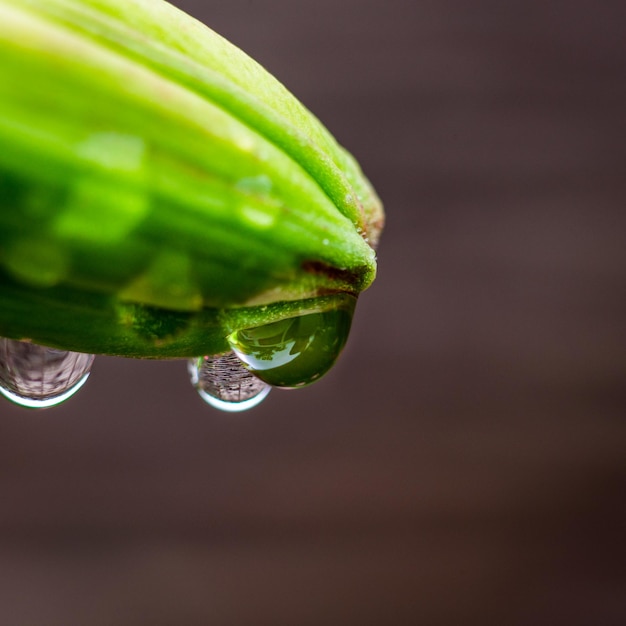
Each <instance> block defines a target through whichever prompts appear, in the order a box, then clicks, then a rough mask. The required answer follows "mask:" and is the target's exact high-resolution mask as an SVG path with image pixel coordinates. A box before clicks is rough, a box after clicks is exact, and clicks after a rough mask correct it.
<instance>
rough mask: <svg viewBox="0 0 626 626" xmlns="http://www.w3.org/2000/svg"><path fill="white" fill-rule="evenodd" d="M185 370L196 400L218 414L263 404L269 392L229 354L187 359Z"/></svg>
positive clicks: (263, 384) (261, 382) (262, 383)
mask: <svg viewBox="0 0 626 626" xmlns="http://www.w3.org/2000/svg"><path fill="white" fill-rule="evenodd" d="M188 369H189V375H190V377H191V384H192V385H193V386H194V387H195V388H196V391H197V392H198V394H199V395H200V397H201V398H202V399H203V400H204V401H205V402H206V403H207V404H209V405H211V406H212V407H214V408H216V409H220V411H227V412H231V413H233V412H238V411H247V410H248V409H251V408H253V407H255V406H257V405H259V404H260V403H261V402H263V400H264V399H265V398H266V396H267V394H268V393H269V392H270V389H271V387H270V385H268V384H266V383H264V382H263V381H262V380H260V379H259V378H257V377H256V376H255V375H254V374H252V373H251V372H249V371H248V370H247V369H246V368H245V367H243V365H242V364H241V361H240V360H239V359H238V358H237V356H236V355H235V354H233V353H232V352H227V353H225V354H219V355H215V356H202V357H197V358H195V359H190V360H189V362H188Z"/></svg>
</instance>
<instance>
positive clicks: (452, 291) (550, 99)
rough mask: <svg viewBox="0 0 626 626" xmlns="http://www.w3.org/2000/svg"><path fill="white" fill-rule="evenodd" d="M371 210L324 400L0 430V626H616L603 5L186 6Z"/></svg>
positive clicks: (133, 397)
mask: <svg viewBox="0 0 626 626" xmlns="http://www.w3.org/2000/svg"><path fill="white" fill-rule="evenodd" d="M180 6H182V7H183V8H185V9H187V10H188V11H190V12H191V13H193V14H194V15H196V16H198V17H199V18H201V19H202V20H203V21H205V22H206V23H209V24H210V25H212V26H213V27H214V28H215V29H216V30H218V31H219V32H221V33H222V34H224V35H225V36H227V37H228V38H230V39H231V40H233V41H234V42H235V43H237V44H238V45H240V46H241V47H243V48H244V49H246V50H247V51H248V52H249V53H250V54H252V56H254V57H255V58H257V59H258V60H260V61H261V62H262V63H264V64H265V65H266V66H267V67H268V69H270V71H272V72H273V73H274V74H276V75H277V76H278V77H279V78H281V79H282V80H283V81H284V82H285V83H286V85H287V86H288V87H289V88H290V89H291V90H292V91H294V92H295V93H296V94H297V95H298V96H299V97H300V98H301V99H302V100H303V101H304V102H305V103H306V104H307V105H308V106H309V107H310V108H311V109H312V110H313V111H315V113H316V114H317V115H318V116H319V117H320V118H321V119H322V120H323V121H324V122H325V123H326V124H327V125H328V126H329V127H330V129H331V131H332V132H333V133H335V134H336V135H337V137H338V138H339V139H340V140H341V141H342V142H343V143H344V144H345V145H346V146H348V147H349V149H350V150H351V151H352V152H353V153H354V154H355V155H356V156H357V158H358V159H359V160H360V161H361V163H362V165H363V167H364V169H365V171H366V172H367V174H368V175H369V176H370V178H371V179H372V181H373V182H374V184H375V186H376V188H377V189H378V191H379V192H380V195H381V196H382V198H383V199H384V201H385V204H386V207H387V211H388V228H387V230H386V232H385V236H384V238H383V241H382V245H381V249H380V276H379V279H378V281H377V283H376V284H375V286H374V287H373V288H372V289H371V291H370V292H368V293H366V294H365V295H364V296H363V297H362V302H361V303H360V306H359V309H358V311H357V317H356V320H355V325H354V331H353V334H352V337H351V340H350V343H349V346H348V348H347V350H346V352H345V355H344V356H343V358H342V360H341V362H340V363H339V364H338V366H337V367H336V369H335V370H334V371H333V372H332V373H331V374H329V375H328V377H327V378H326V379H324V380H323V381H321V382H319V383H318V384H316V385H314V386H313V387H311V388H308V389H305V390H300V391H296V392H279V391H275V392H273V393H272V394H270V396H269V398H268V400H267V401H266V402H265V404H264V405H263V406H262V407H260V408H259V409H257V410H255V411H253V412H250V413H247V414H240V415H226V414H219V413H217V412H215V411H213V410H211V409H209V408H208V407H206V406H204V405H203V404H202V403H201V401H200V399H199V398H198V397H197V395H196V394H195V392H194V391H193V390H192V389H191V387H190V386H189V385H188V382H187V374H186V371H185V367H184V365H183V364H182V363H150V362H134V361H124V360H114V359H104V358H103V359H98V360H97V361H96V364H95V366H94V369H93V375H92V377H91V379H90V380H89V382H88V384H87V386H86V387H85V388H84V389H83V390H82V391H81V392H80V393H79V394H78V395H77V396H76V397H75V398H74V399H72V400H71V401H69V402H68V403H67V404H66V405H64V406H63V407H61V408H58V409H51V410H48V411H45V412H42V413H32V412H27V411H25V410H21V409H19V408H16V407H13V406H12V405H9V404H8V403H2V405H1V406H0V624H2V625H3V626H4V625H5V624H6V625H7V626H36V625H40V624H41V625H43V624H45V625H46V626H70V625H81V626H85V625H89V626H118V625H119V626H122V625H123V626H171V625H173V624H180V625H181V626H182V625H184V626H196V625H197V626H200V625H203V626H204V625H207V624H211V625H216V626H222V625H223V626H227V625H228V626H239V625H248V624H250V625H254V626H265V625H267V626H277V625H282V624H288V625H296V624H297V625H298V626H307V625H309V624H310V625H316V626H317V625H320V624H330V625H342V626H343V625H347V626H352V625H354V626H357V625H358V626H364V625H371V626H378V625H381V624H385V625H387V626H396V625H397V626H404V625H407V626H408V625H415V624H420V625H426V626H430V625H434V626H438V625H441V626H456V625H459V626H461V625H463V626H467V625H468V624H480V625H488V624H498V625H503V624H506V625H507V626H544V625H545V626H559V625H561V624H563V625H567V626H592V625H593V626H597V625H602V626H621V625H623V624H624V623H626V594H625V593H624V591H625V589H626V568H625V566H624V563H625V562H626V542H625V541H624V531H625V530H626V500H625V498H624V492H625V487H626V420H625V417H626V415H625V409H626V397H625V396H626V394H625V390H626V385H625V384H624V377H625V375H626V356H625V354H624V347H625V345H626V342H625V339H626V337H625V334H626V333H625V331H624V320H625V313H626V293H625V287H626V247H625V246H624V232H625V231H626V211H625V210H624V198H625V196H626V194H625V193H624V192H625V191H626V177H625V174H624V170H625V163H626V160H625V156H626V154H625V153H626V150H625V148H624V136H625V133H624V131H625V130H626V129H625V123H624V119H625V117H624V111H625V110H626V92H625V86H624V78H625V76H626V60H625V59H626V56H625V44H624V24H625V20H624V17H625V15H624V9H623V3H621V2H603V3H596V4H594V5H590V4H588V3H583V2H578V1H575V2H554V1H550V2H504V3H503V2H495V1H493V2H491V1H487V0H485V1H481V0H471V1H469V2H463V1H462V0H444V1H437V2H434V1H421V2H409V1H408V0H407V1H403V0H389V1H386V2H383V1H382V0H342V2H341V3H338V2H336V1H334V0H333V1H331V0H316V1H315V2H310V1H308V0H307V1H304V0H302V1H297V2H287V1H286V0H284V1H279V0H231V1H229V2H200V1H197V2H192V1H191V0H188V1H187V2H184V3H183V2H180Z"/></svg>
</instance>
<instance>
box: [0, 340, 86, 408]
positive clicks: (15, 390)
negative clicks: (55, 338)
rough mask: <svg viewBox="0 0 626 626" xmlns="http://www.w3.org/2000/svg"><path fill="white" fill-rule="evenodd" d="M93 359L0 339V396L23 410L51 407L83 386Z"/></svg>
mask: <svg viewBox="0 0 626 626" xmlns="http://www.w3.org/2000/svg"><path fill="white" fill-rule="evenodd" d="M93 360H94V355H93V354H83V353H81V352H68V351H66V350H57V349H55V348H48V347H46V346H40V345H37V344H33V343H28V342H24V341H15V340H13V339H5V338H0V393H2V395H4V396H5V397H6V398H8V399H9V400H11V401H12V402H15V403H16V404H19V405H20V406H23V407H27V408H32V409H45V408H47V407H51V406H55V405H57V404H60V403H61V402H64V401H65V400H67V399H68V398H69V397H71V396H73V395H74V394H75V393H76V392H77V391H78V390H79V389H80V388H81V387H82V386H83V385H84V384H85V382H86V380H87V378H88V377H89V372H90V370H91V364H92V363H93Z"/></svg>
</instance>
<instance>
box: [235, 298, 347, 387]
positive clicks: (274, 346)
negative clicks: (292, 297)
mask: <svg viewBox="0 0 626 626" xmlns="http://www.w3.org/2000/svg"><path fill="white" fill-rule="evenodd" d="M353 300H354V299H352V298H351V299H350V300H349V301H346V302H345V303H343V304H342V306H340V307H337V308H335V309H332V310H329V311H320V312H316V313H308V314H305V315H300V316H297V317H290V318H287V319H284V320H280V321H278V322H272V323H270V324H265V325H263V326H257V327H255V328H246V329H243V330H238V331H236V332H234V333H232V334H231V335H229V336H228V342H229V344H230V347H231V348H232V349H233V351H234V352H235V354H236V355H237V356H238V357H239V358H240V359H241V360H242V361H243V362H244V363H245V364H246V367H247V368H248V369H249V370H250V371H252V372H254V374H255V375H256V376H258V377H259V378H260V379H261V380H264V381H265V382H266V383H268V384H269V385H273V386H275V387H292V388H293V387H302V386H304V385H308V384H310V383H312V382H313V381H315V380H317V379H318V378H320V377H321V376H323V375H324V374H325V373H326V372H328V370H329V369H330V368H331V367H332V366H333V364H334V363H335V361H336V360H337V357H338V356H339V353H340V352H341V350H342V349H343V347H344V345H345V343H346V340H347V339H348V333H349V332H350V325H351V323H352V315H353V313H354V304H355V302H356V301H355V300H354V301H353Z"/></svg>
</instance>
